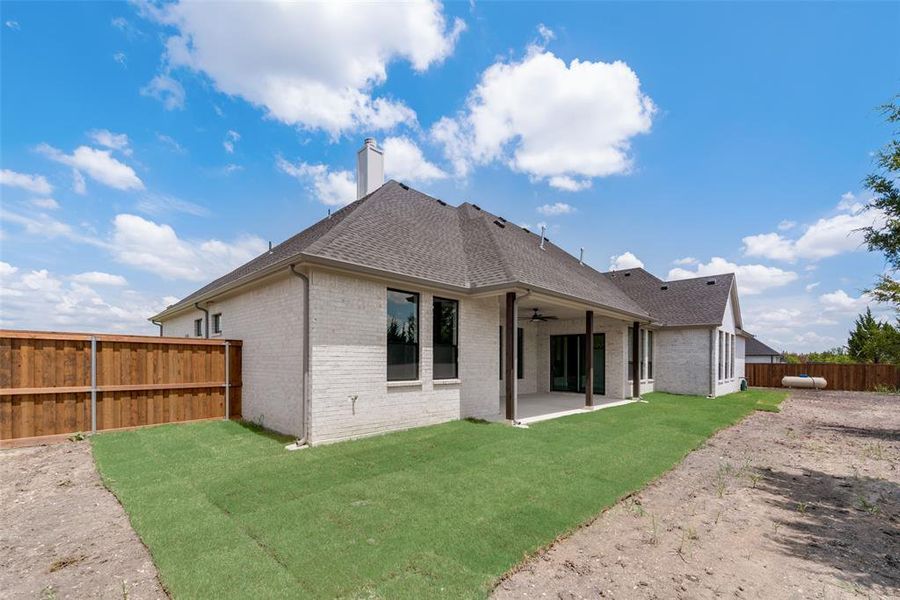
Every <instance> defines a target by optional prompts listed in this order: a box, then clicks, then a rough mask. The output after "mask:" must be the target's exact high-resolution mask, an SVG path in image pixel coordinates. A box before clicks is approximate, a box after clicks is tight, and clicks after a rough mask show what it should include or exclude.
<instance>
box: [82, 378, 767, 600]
mask: <svg viewBox="0 0 900 600" xmlns="http://www.w3.org/2000/svg"><path fill="white" fill-rule="evenodd" d="M757 394H758V393H757V392H746V393H742V394H735V395H732V396H728V397H724V398H719V399H715V400H709V399H706V398H695V397H688V396H671V395H667V394H648V399H649V401H650V402H649V403H646V404H630V405H626V406H621V407H617V408H611V409H607V410H601V411H597V412H594V413H590V414H584V415H576V416H572V417H567V418H563V419H557V420H554V421H546V422H543V423H538V424H535V425H532V426H531V428H530V429H517V428H512V427H508V426H505V425H501V424H487V423H481V422H468V421H458V422H453V423H447V424H444V425H438V426H434V427H424V428H420V429H415V430H411V431H406V432H402V433H395V434H390V435H385V436H380V437H374V438H369V439H365V440H361V441H356V442H347V443H341V444H335V445H331V446H323V447H318V448H313V449H308V450H302V451H299V452H287V451H285V450H284V449H283V442H282V440H280V439H277V438H276V437H274V436H270V435H264V434H261V433H258V432H255V431H253V430H251V429H249V428H247V427H244V426H242V425H240V424H238V423H234V422H224V421H211V422H205V423H197V424H189V425H170V426H161V427H150V428H146V429H140V430H135V431H127V432H121V433H106V434H103V435H98V436H94V437H93V438H91V439H92V444H93V450H94V456H95V458H96V461H97V465H98V467H99V469H100V472H101V474H102V476H103V479H104V481H105V483H106V485H107V486H108V487H109V488H110V489H111V490H112V491H113V492H114V493H115V494H116V495H117V496H118V498H119V500H121V502H122V504H123V505H124V506H125V510H126V511H127V512H128V514H129V516H130V517H131V522H132V524H133V525H134V528H135V529H136V530H137V532H138V534H140V536H141V538H142V539H143V540H144V542H145V543H146V544H147V546H148V547H149V548H150V551H151V553H152V555H153V559H154V561H155V562H156V565H157V566H158V567H159V571H160V573H161V576H162V581H163V583H164V585H165V586H166V587H167V589H168V590H169V591H170V592H171V593H172V595H173V596H174V597H175V598H199V597H204V598H220V599H222V598H238V597H241V598H246V597H261V598H289V597H290V598H296V597H335V596H340V597H376V598H377V597H383V598H425V597H449V598H471V597H483V596H485V595H486V594H487V593H488V592H489V591H490V589H491V587H492V584H493V583H494V582H495V581H496V580H497V578H498V577H500V576H501V575H502V574H503V573H504V572H506V571H507V570H508V569H509V568H511V567H512V566H514V565H515V564H516V563H518V562H519V561H521V560H522V559H523V558H524V557H525V556H526V555H528V554H529V553H531V552H534V551H535V550H537V549H539V548H541V547H542V546H545V545H546V544H548V543H550V542H552V541H553V540H554V538H556V537H557V536H559V535H560V534H563V533H565V532H567V531H570V530H572V529H573V528H575V527H577V526H578V525H579V524H581V523H584V522H585V521H587V520H589V519H591V518H592V517H593V516H595V515H596V514H598V513H599V512H600V511H602V510H603V509H604V508H606V507H609V506H610V505H612V504H613V503H615V502H616V500H617V499H619V498H621V497H622V496H625V495H627V494H629V493H631V492H633V491H635V490H638V489H640V488H642V487H643V486H645V485H646V484H647V483H648V482H649V481H651V480H653V479H655V478H656V477H658V476H659V475H660V474H662V473H664V472H665V471H667V470H668V469H670V468H671V467H672V466H674V465H675V464H676V463H678V462H679V461H680V460H681V459H682V457H684V456H685V454H687V453H688V452H690V451H691V450H692V449H694V448H696V447H697V446H698V445H699V444H701V443H702V442H703V441H704V440H705V439H706V438H707V437H709V436H710V435H711V434H712V433H714V432H715V431H716V430H718V429H720V428H722V427H725V426H727V425H730V424H732V423H735V422H736V421H738V420H739V419H741V418H742V417H744V416H745V415H747V414H748V413H750V412H751V411H752V410H754V408H756V402H757V399H758V398H757ZM123 576H124V574H123Z"/></svg>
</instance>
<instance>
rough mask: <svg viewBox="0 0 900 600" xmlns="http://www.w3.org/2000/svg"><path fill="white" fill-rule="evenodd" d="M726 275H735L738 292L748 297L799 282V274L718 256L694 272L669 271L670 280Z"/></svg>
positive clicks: (676, 269) (683, 270)
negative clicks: (742, 263) (740, 262)
mask: <svg viewBox="0 0 900 600" xmlns="http://www.w3.org/2000/svg"><path fill="white" fill-rule="evenodd" d="M724 273H734V274H735V277H736V279H737V285H738V290H739V291H740V293H741V294H745V295H748V296H750V295H753V294H759V293H761V292H764V291H766V290H768V289H771V288H777V287H781V286H785V285H787V284H789V283H792V282H793V281H796V280H797V274H796V273H795V272H793V271H785V270H783V269H779V268H778V267H767V266H765V265H738V264H735V263H733V262H729V261H727V260H725V259H724V258H721V257H718V256H715V257H713V258H712V259H710V261H709V262H708V263H699V264H698V265H697V266H696V268H695V269H694V270H693V271H691V270H689V269H684V268H681V267H676V268H674V269H672V270H670V271H669V276H668V279H670V280H673V279H689V278H691V277H703V276H706V275H721V274H724Z"/></svg>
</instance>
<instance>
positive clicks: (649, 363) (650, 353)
mask: <svg viewBox="0 0 900 600" xmlns="http://www.w3.org/2000/svg"><path fill="white" fill-rule="evenodd" d="M647 379H651V380H652V379H653V332H652V331H647Z"/></svg>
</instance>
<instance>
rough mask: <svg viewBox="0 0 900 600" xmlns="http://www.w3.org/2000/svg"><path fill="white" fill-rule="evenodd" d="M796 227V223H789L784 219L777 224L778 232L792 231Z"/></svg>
mask: <svg viewBox="0 0 900 600" xmlns="http://www.w3.org/2000/svg"><path fill="white" fill-rule="evenodd" d="M796 226H797V221H789V220H788V219H785V220H783V221H781V222H780V223H778V231H788V230H789V229H793V228H794V227H796Z"/></svg>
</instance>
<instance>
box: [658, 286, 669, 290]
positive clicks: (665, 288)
mask: <svg viewBox="0 0 900 600" xmlns="http://www.w3.org/2000/svg"><path fill="white" fill-rule="evenodd" d="M659 289H661V290H667V289H669V286H667V285H661V286H659Z"/></svg>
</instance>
